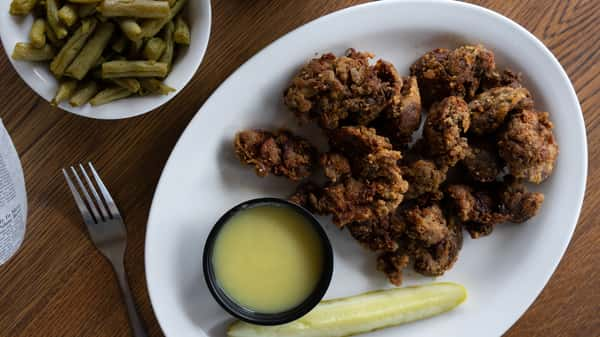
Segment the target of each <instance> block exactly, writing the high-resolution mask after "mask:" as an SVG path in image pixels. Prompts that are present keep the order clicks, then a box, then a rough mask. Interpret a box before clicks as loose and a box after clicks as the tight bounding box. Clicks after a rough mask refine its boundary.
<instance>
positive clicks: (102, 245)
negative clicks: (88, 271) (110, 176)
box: [62, 163, 147, 337]
mask: <svg viewBox="0 0 600 337" xmlns="http://www.w3.org/2000/svg"><path fill="white" fill-rule="evenodd" d="M88 166H89V170H90V172H91V173H92V176H93V177H94V181H95V183H96V186H98V189H99V190H100V193H101V194H102V198H103V199H104V200H102V198H100V195H99V194H98V191H97V190H96V187H94V184H93V183H92V180H91V179H90V176H89V175H88V173H87V171H86V170H85V168H84V166H83V165H81V164H79V170H80V173H78V172H77V170H76V169H75V168H74V167H73V166H71V167H70V171H71V173H72V175H73V176H74V177H75V181H77V185H78V186H79V190H80V191H81V194H83V198H84V199H85V202H84V201H83V200H82V198H81V194H79V191H78V190H77V188H76V187H75V185H74V184H73V181H72V180H71V177H70V176H69V173H68V172H67V170H65V169H64V168H63V169H62V173H63V174H64V176H65V179H66V180H67V185H69V188H70V189H71V193H73V198H74V199H75V203H76V204H77V208H79V211H80V212H81V215H82V216H83V222H85V225H86V226H87V229H88V231H89V233H90V237H91V239H92V241H93V242H94V244H95V245H96V248H98V250H100V252H101V253H102V255H104V256H105V257H106V258H107V259H108V261H109V262H110V263H111V264H112V266H113V269H114V271H115V274H116V275H117V279H118V280H119V285H120V286H121V291H122V292H123V298H124V299H125V305H126V307H127V314H128V315H129V321H130V323H131V329H132V330H133V335H134V336H135V337H146V336H147V333H146V330H145V328H144V325H143V324H142V320H141V319H140V317H139V315H138V313H137V310H136V308H135V303H134V301H133V296H131V290H130V288H129V284H128V283H127V277H126V275H125V264H124V263H123V261H124V257H125V247H126V245H127V240H126V234H127V232H126V230H125V224H124V223H123V218H122V217H121V214H120V213H119V209H118V208H117V205H116V204H115V202H114V200H113V198H112V197H111V196H110V193H109V192H108V189H107V188H106V186H105V185H104V183H103V182H102V180H101V179H100V176H99V175H98V172H96V169H95V168H94V166H93V165H92V163H88ZM80 174H81V175H82V176H83V178H84V179H85V182H86V183H87V184H86V185H87V188H86V186H85V185H84V183H83V182H82V180H81V178H80ZM88 191H89V192H91V194H92V196H93V197H94V199H92V197H90V193H89V192H88ZM94 201H95V202H94Z"/></svg>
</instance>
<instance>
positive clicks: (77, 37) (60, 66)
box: [49, 0, 98, 77]
mask: <svg viewBox="0 0 600 337" xmlns="http://www.w3.org/2000/svg"><path fill="white" fill-rule="evenodd" d="M49 1H51V0H49ZM97 23H98V21H97V20H96V19H95V18H91V19H86V20H84V21H83V22H82V24H81V27H79V29H77V30H76V31H75V33H73V35H72V36H71V38H70V39H69V40H68V41H67V43H66V44H65V45H64V46H63V47H62V49H61V50H60V52H59V53H58V55H57V56H56V58H54V60H52V63H50V71H52V73H54V75H56V76H58V77H60V76H62V75H64V73H65V70H66V69H67V67H68V66H69V65H70V64H71V62H73V60H74V59H75V57H77V54H79V52H80V51H81V49H82V48H83V47H84V46H85V42H86V41H87V39H88V38H89V37H90V35H92V33H94V30H95V29H96V25H97Z"/></svg>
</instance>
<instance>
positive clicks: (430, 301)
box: [227, 283, 467, 337]
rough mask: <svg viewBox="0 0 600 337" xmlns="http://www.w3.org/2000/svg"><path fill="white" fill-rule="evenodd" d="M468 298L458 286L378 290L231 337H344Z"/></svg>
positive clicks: (240, 326)
mask: <svg viewBox="0 0 600 337" xmlns="http://www.w3.org/2000/svg"><path fill="white" fill-rule="evenodd" d="M466 298H467V291H466V289H465V288H464V287H463V286H461V285H459V284H456V283H432V284H428V285H422V286H415V287H405V288H395V289H388V290H379V291H373V292H368V293H365V294H361V295H357V296H352V297H346V298H339V299H333V300H326V301H323V302H321V303H319V304H318V305H317V306H316V307H315V308H314V309H313V310H312V311H311V312H310V313H308V314H307V315H306V316H304V317H302V318H300V319H298V320H296V321H294V322H291V323H287V324H282V325H276V326H259V325H253V324H249V323H245V322H235V323H233V324H232V325H231V326H230V327H229V330H228V331H227V336H229V337H343V336H351V335H356V334H360V333H365V332H369V331H373V330H378V329H383V328H386V327H390V326H394V325H399V324H403V323H408V322H412V321H416V320H420V319H423V318H427V317H431V316H435V315H437V314H440V313H443V312H446V311H449V310H452V309H454V308H455V307H456V306H458V305H459V304H461V303H462V302H463V301H464V300H465V299H466Z"/></svg>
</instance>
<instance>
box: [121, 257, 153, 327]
mask: <svg viewBox="0 0 600 337" xmlns="http://www.w3.org/2000/svg"><path fill="white" fill-rule="evenodd" d="M113 267H114V270H115V274H117V279H118V280H119V286H120V287H121V292H122V293H123V299H124V300H125V307H126V308H127V315H128V316H129V323H130V324H131V330H132V331H133V336H134V337H148V333H147V332H146V328H145V327H144V324H143V323H142V320H141V319H140V316H139V314H138V312H137V309H136V307H135V302H134V301H133V296H132V295H131V289H130V288H129V283H128V282H127V276H126V275H125V267H124V266H123V264H122V263H117V264H115V265H113Z"/></svg>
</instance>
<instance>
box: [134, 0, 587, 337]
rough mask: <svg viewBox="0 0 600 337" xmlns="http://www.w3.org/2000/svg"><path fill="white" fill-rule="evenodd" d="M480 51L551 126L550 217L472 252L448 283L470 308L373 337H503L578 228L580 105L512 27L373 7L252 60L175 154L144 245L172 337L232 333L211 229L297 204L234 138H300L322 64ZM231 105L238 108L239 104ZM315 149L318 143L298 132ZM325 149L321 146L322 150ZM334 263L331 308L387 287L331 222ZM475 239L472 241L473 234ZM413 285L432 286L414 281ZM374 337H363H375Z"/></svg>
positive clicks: (541, 52)
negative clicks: (341, 57) (316, 68)
mask: <svg viewBox="0 0 600 337" xmlns="http://www.w3.org/2000/svg"><path fill="white" fill-rule="evenodd" d="M463 43H483V44H484V45H486V46H487V47H489V48H491V49H492V50H493V51H494V52H495V54H496V56H497V61H498V64H499V65H500V66H501V67H506V66H508V67H510V68H512V69H513V70H515V71H521V72H523V75H524V77H525V80H526V82H525V85H526V86H527V88H529V89H530V90H531V92H532V94H533V97H534V99H535V101H536V108H538V109H543V110H546V111H549V112H550V116H551V118H552V120H553V121H554V123H555V130H554V132H555V135H556V139H557V141H558V143H559V145H560V151H561V153H560V155H559V156H558V161H557V163H556V167H555V170H554V174H553V175H552V176H551V177H550V178H549V179H548V180H547V181H546V182H544V183H543V184H541V185H539V186H535V187H536V189H537V190H539V191H541V192H543V193H544V194H545V196H546V200H545V201H544V205H543V207H542V209H541V211H540V213H539V214H538V215H537V216H536V217H534V218H533V219H531V220H530V221H528V222H527V223H523V224H519V225H516V224H503V225H499V226H497V227H496V229H495V230H494V233H492V235H490V236H489V237H485V238H481V239H477V240H472V239H470V238H468V237H466V238H465V242H464V247H463V249H462V251H461V253H460V257H459V259H458V261H457V262H456V264H455V266H454V267H453V268H452V269H451V270H450V271H448V272H447V273H446V274H445V275H444V276H443V277H439V278H437V280H439V281H454V282H458V283H461V284H464V285H465V287H466V288H467V290H468V291H469V298H468V299H467V301H466V302H465V303H464V304H462V305H461V306H460V307H458V308H457V309H456V310H454V311H451V312H449V313H445V314H443V315H440V316H437V317H433V318H431V319H427V320H423V321H420V322H415V323H411V324H407V325H403V326H399V327H394V328H390V329H384V330H380V331H376V332H373V333H370V334H368V336H372V337H395V336H403V337H434V336H435V337H437V336H440V335H442V336H445V337H449V336H460V337H479V336H499V335H501V334H502V333H503V332H504V331H506V329H508V328H509V327H510V326H511V325H512V324H513V323H514V322H515V321H516V320H517V319H518V318H519V316H521V314H522V313H523V312H524V311H525V309H527V307H528V306H529V305H530V304H531V303H532V302H533V300H534V299H535V297H536V296H537V295H538V294H539V293H540V291H541V290H542V289H543V287H544V285H545V284H546V282H547V281H548V279H549V278H550V276H551V275H552V273H553V272H554V270H555V268H556V266H557V264H558V262H559V261H560V259H561V257H562V255H563V253H564V251H565V249H566V248H567V244H568V243H569V239H570V238H571V235H572V233H573V230H574V229H575V226H576V224H577V218H578V216H579V211H580V209H581V204H582V200H583V195H584V190H585V181H586V174H587V145H586V133H585V126H584V123H583V116H582V113H581V109H580V107H579V102H578V100H577V96H576V95H575V91H574V90H573V87H572V85H571V83H570V81H569V78H568V77H567V75H566V74H565V72H564V70H563V69H562V67H561V66H560V64H559V63H558V61H557V60H556V58H555V57H554V56H553V55H552V53H551V52H550V51H549V50H548V49H547V48H546V47H545V46H544V45H543V44H542V43H541V42H540V41H539V40H538V39H536V38H535V36H533V35H532V34H531V33H529V32H528V31H526V30H525V29H523V27H521V26H519V25H518V24H516V23H515V22H513V21H511V20H509V19H507V18H506V17H503V16H501V15H499V14H497V13H494V12H492V11H489V10H487V9H484V8H482V7H478V6H474V5H470V4H466V3H462V2H458V1H445V0H444V1H442V0H438V1H434V0H428V1H423V0H411V1H377V2H371V3H368V4H365V5H361V6H357V7H351V8H348V9H344V10H342V11H339V12H336V13H333V14H330V15H327V16H325V17H322V18H320V19H318V20H315V21H313V22H311V23H308V24H306V25H305V26H303V27H301V28H298V29H297V30H295V31H293V32H291V33H289V34H287V35H286V36H284V37H282V38H281V39H279V40H277V41H275V42H274V43H273V44H271V45H270V46H268V47H267V48H265V49H263V50H262V51H261V52H259V53H258V54H256V56H254V57H253V58H251V59H250V60H249V61H248V62H246V63H245V64H244V65H242V66H241V67H240V68H239V69H238V70H237V71H236V72H234V73H233V74H232V75H231V76H230V77H229V78H228V79H227V80H226V81H224V82H223V84H222V85H221V86H220V87H219V88H218V89H217V90H215V92H214V93H213V94H212V96H211V97H210V98H209V99H208V100H207V101H206V102H205V103H204V106H203V107H202V108H201V109H200V111H199V112H198V114H197V115H196V116H195V117H194V119H193V120H192V121H191V122H190V124H189V126H188V127H187V129H186V130H185V132H184V133H183V135H182V136H181V139H180V140H179V142H178V143H177V145H176V146H175V148H174V149H173V152H172V154H171V157H170V158H169V161H168V162H167V164H166V166H165V168H164V170H163V173H162V176H161V179H160V182H159V184H158V186H157V188H156V192H155V195H154V200H153V202H152V208H151V209H150V215H149V219H148V228H147V232H146V252H145V258H146V279H147V281H148V291H149V294H150V298H151V300H152V305H153V307H154V310H155V313H156V318H157V319H158V321H159V322H160V325H161V327H162V328H163V331H164V332H165V335H166V336H170V337H171V336H173V337H175V336H176V337H188V336H190V337H192V336H195V337H202V336H209V337H218V336H224V335H225V332H224V330H225V328H226V327H227V324H228V322H229V320H230V316H228V315H227V313H225V312H224V311H223V310H222V309H221V308H220V307H219V306H218V305H217V304H216V303H215V301H214V300H213V299H212V298H211V295H210V293H209V292H208V290H207V288H206V286H205V283H204V280H203V279H202V264H201V263H200V262H199V261H201V259H202V249H203V245H204V242H205V238H206V237H207V235H208V233H209V231H210V228H211V226H212V225H213V224H214V223H215V222H216V220H217V219H218V217H219V216H220V215H221V214H222V213H223V212H224V211H226V210H227V209H229V208H230V207H231V206H232V205H234V204H236V203H238V202H240V201H243V200H247V199H251V198H254V197H258V196H280V197H285V196H286V195H289V193H290V192H292V190H293V189H294V184H292V183H290V182H288V181H286V180H285V179H282V178H277V177H272V176H271V177H266V178H259V177H256V175H255V174H254V172H253V170H252V169H251V168H249V167H244V166H242V165H240V163H239V161H238V160H237V159H236V158H235V154H233V149H232V139H233V137H234V134H235V132H236V131H237V130H240V129H244V128H250V127H267V128H277V127H281V126H294V125H295V124H296V119H295V118H294V116H293V114H292V113H291V112H290V111H288V110H287V109H286V107H285V106H284V105H283V102H282V92H283V88H285V86H286V85H287V84H288V83H289V81H290V80H291V78H292V76H293V75H294V73H296V72H297V71H298V69H299V68H300V67H301V66H302V64H304V63H305V62H306V60H308V59H309V58H310V57H314V55H315V53H323V52H328V51H332V52H335V53H338V54H339V53H343V52H344V50H345V49H346V48H348V47H354V48H357V49H359V50H367V51H371V52H374V53H376V54H377V57H381V58H383V59H386V60H389V61H391V62H393V63H394V64H395V65H396V66H397V68H398V71H399V72H400V73H402V74H407V73H408V72H409V66H410V64H411V63H413V62H414V61H415V60H416V59H417V58H418V57H419V55H422V54H423V53H424V52H426V51H428V50H431V49H433V48H436V47H456V46H459V45H461V44H463ZM232 98H234V99H232ZM294 131H299V132H301V133H302V134H303V135H305V136H310V135H312V136H313V137H311V138H309V139H311V141H313V142H316V141H317V140H319V139H321V140H322V141H324V140H323V139H322V135H320V133H319V132H314V131H318V130H314V129H311V128H308V127H303V128H296V129H295V130H294ZM320 137H321V138H320ZM322 224H323V225H324V227H325V228H326V230H327V232H328V234H329V238H330V239H331V243H332V246H333V249H334V254H335V268H334V272H333V279H332V282H331V286H330V287H329V290H328V292H327V294H326V298H334V297H340V296H348V295H354V294H358V293H361V292H364V291H369V290H373V289H379V288H382V287H385V286H386V285H387V284H388V282H387V280H386V279H385V277H384V276H383V274H381V273H377V272H376V271H375V265H374V256H372V255H371V254H368V253H366V252H365V251H363V250H361V249H360V247H359V246H358V245H357V244H356V242H355V241H354V240H353V239H352V238H351V237H350V235H349V234H348V232H347V231H343V232H340V231H339V229H337V228H336V227H335V226H334V225H333V224H331V221H330V220H328V219H326V218H323V219H322ZM465 236H468V235H466V234H465ZM405 276H406V277H405V284H406V285H411V284H419V283H426V282H431V281H432V280H433V279H432V278H427V277H423V276H420V275H415V273H411V272H407V273H406V275H405ZM366 336H367V335H365V337H366Z"/></svg>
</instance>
